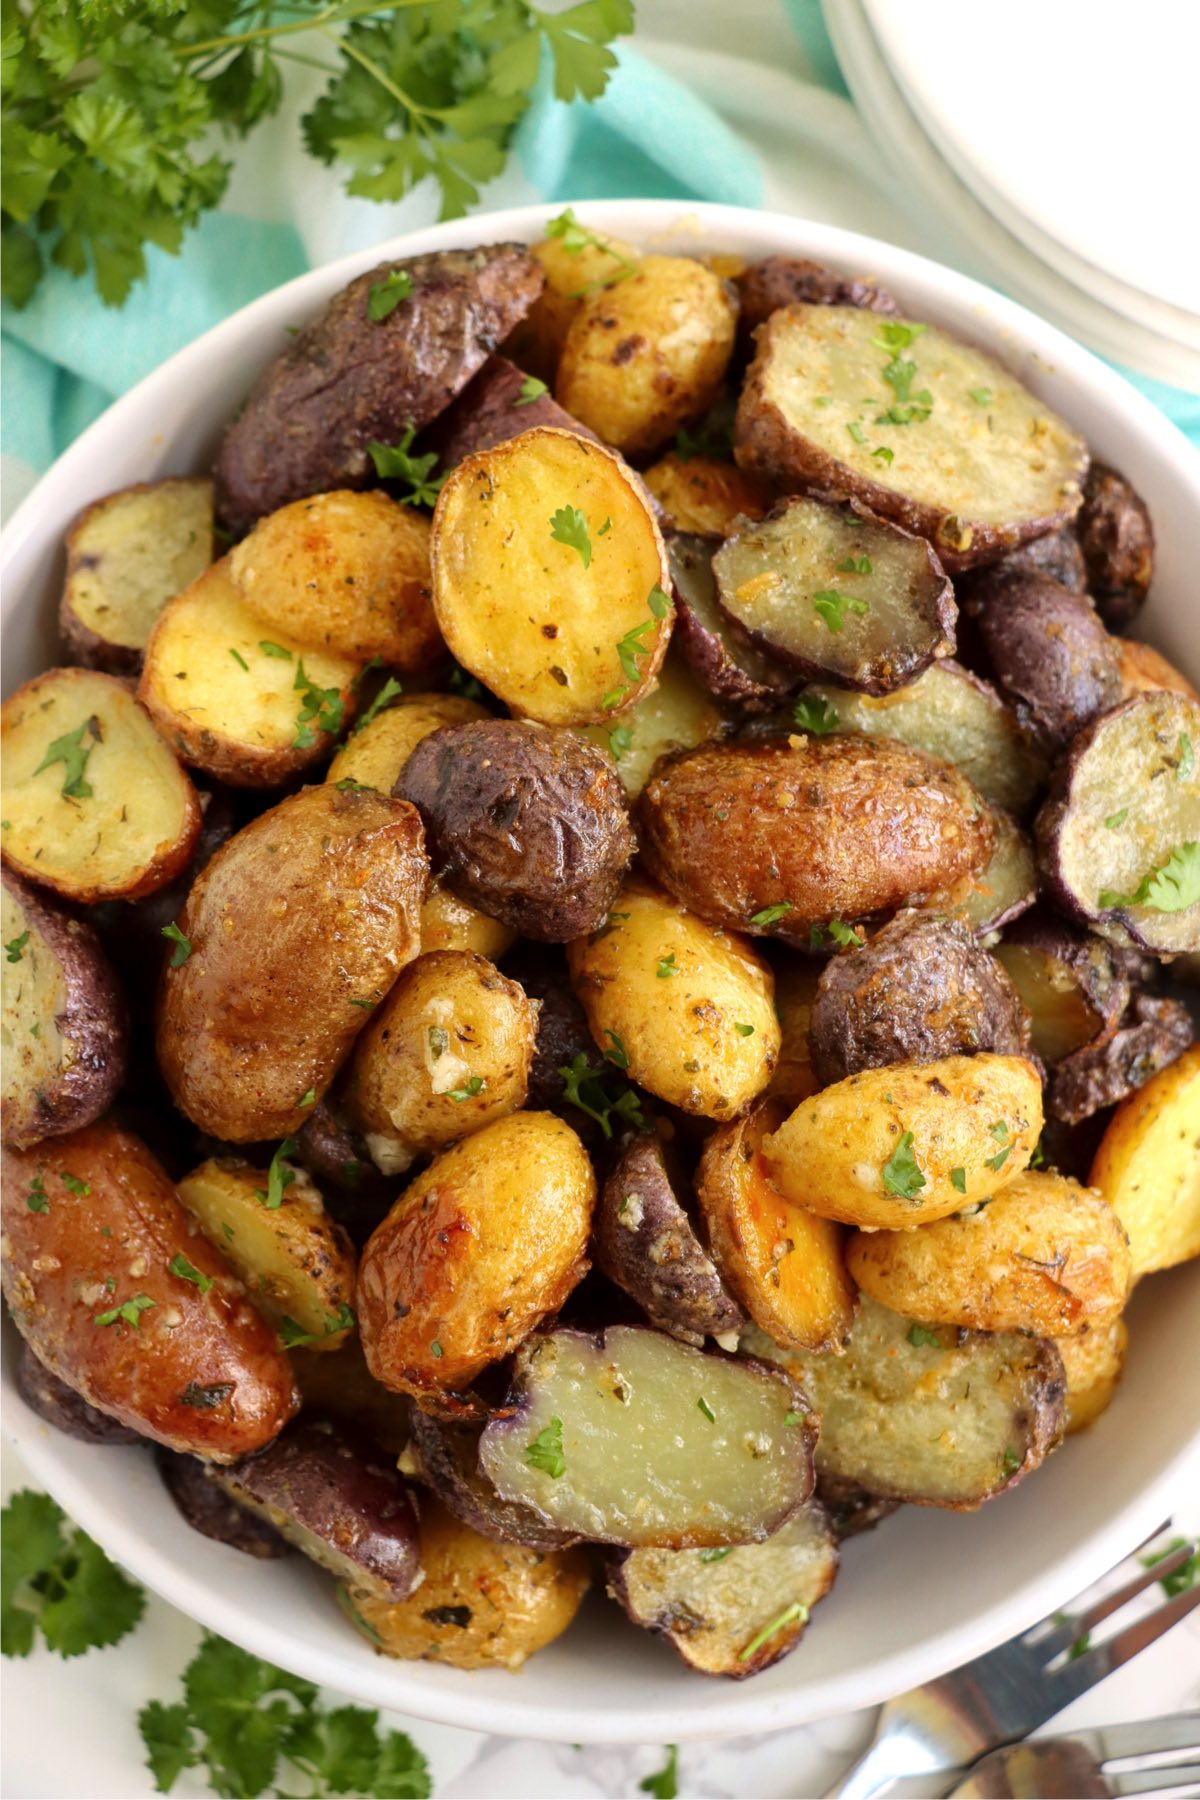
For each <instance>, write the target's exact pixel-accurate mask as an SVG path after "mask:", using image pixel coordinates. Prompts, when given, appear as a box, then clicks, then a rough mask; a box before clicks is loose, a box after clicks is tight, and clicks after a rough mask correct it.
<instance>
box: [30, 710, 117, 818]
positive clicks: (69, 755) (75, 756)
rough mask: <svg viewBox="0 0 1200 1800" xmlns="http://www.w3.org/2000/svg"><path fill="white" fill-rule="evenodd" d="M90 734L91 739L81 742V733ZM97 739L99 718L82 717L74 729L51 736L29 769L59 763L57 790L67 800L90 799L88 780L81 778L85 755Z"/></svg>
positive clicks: (87, 754)
mask: <svg viewBox="0 0 1200 1800" xmlns="http://www.w3.org/2000/svg"><path fill="white" fill-rule="evenodd" d="M85 732H88V733H90V735H91V739H92V741H91V743H90V744H88V745H86V746H85V745H84V742H83V737H84V733H85ZM100 742H101V735H100V721H99V719H97V718H95V717H93V718H90V719H85V720H84V721H83V724H82V725H81V726H80V727H79V730H78V731H68V732H65V733H64V734H63V736H62V737H58V738H55V740H54V742H53V743H52V744H51V745H50V747H49V749H48V750H47V751H46V754H45V756H43V758H42V760H41V762H40V763H39V764H38V766H37V768H36V769H35V770H34V771H33V772H34V774H35V775H40V774H41V772H42V770H43V769H52V768H53V767H54V765H55V763H61V764H62V766H63V784H62V788H61V790H60V791H61V793H62V794H63V797H64V798H65V799H67V800H90V799H91V797H92V789H91V784H90V783H89V782H87V781H85V780H84V778H83V772H84V770H85V769H86V768H87V760H88V757H89V756H90V755H91V754H92V750H93V749H94V747H95V746H96V745H97V744H98V743H100Z"/></svg>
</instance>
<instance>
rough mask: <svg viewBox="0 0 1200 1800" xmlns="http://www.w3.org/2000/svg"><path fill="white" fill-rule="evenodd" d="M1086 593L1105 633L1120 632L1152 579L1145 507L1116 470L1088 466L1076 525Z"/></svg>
mask: <svg viewBox="0 0 1200 1800" xmlns="http://www.w3.org/2000/svg"><path fill="white" fill-rule="evenodd" d="M1075 528H1076V531H1077V532H1078V534H1079V544H1080V548H1081V550H1082V551H1083V560H1084V564H1085V566H1086V568H1087V588H1088V592H1089V593H1090V594H1091V595H1092V597H1093V599H1094V600H1095V602H1096V608H1097V610H1098V612H1099V614H1100V617H1101V618H1102V619H1103V620H1104V623H1105V624H1106V625H1107V626H1108V628H1109V630H1110V631H1124V630H1125V629H1126V628H1127V627H1128V626H1129V625H1131V624H1132V623H1133V620H1134V619H1135V618H1136V616H1137V614H1138V613H1139V612H1140V611H1141V609H1142V606H1143V604H1144V603H1145V599H1146V595H1147V593H1148V592H1149V590H1150V582H1151V580H1152V578H1153V575H1154V527H1153V525H1152V524H1151V523H1150V513H1149V510H1148V508H1147V506H1146V502H1145V501H1144V500H1143V499H1142V497H1141V495H1140V494H1138V493H1137V492H1136V491H1135V490H1134V489H1133V488H1132V487H1131V486H1130V484H1129V482H1127V481H1126V479H1125V477H1124V476H1123V475H1118V474H1117V471H1116V470H1115V469H1110V468H1107V467H1106V466H1105V465H1104V464H1103V463H1093V464H1092V466H1091V468H1090V469H1089V470H1088V478H1087V482H1086V484H1085V486H1084V490H1083V505H1082V506H1081V508H1080V509H1079V517H1078V519H1077V520H1076V522H1075Z"/></svg>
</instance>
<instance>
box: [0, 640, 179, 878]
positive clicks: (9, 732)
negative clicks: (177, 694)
mask: <svg viewBox="0 0 1200 1800" xmlns="http://www.w3.org/2000/svg"><path fill="white" fill-rule="evenodd" d="M0 739H2V744H3V762H4V774H3V798H2V801H0V805H2V807H3V813H4V834H3V835H4V841H3V853H4V860H5V862H6V863H7V864H8V865H9V867H10V868H14V869H16V870H18V871H19V872H20V873H21V874H22V875H25V876H27V877H28V878H29V880H30V881H34V882H36V883H37V884H38V886H39V887H48V888H53V889H54V891H55V892H56V893H59V894H62V895H63V896H64V897H65V898H66V899H68V900H74V901H76V902H78V903H80V904H83V905H88V904H90V903H91V902H93V901H96V900H108V899H122V900H138V899H140V898H141V897H142V895H143V894H152V893H153V892H154V890H155V889H156V888H160V887H165V886H166V885H167V883H168V882H169V881H171V880H173V879H174V877H175V876H176V875H178V874H179V872H180V871H181V870H182V869H184V868H186V867H187V864H188V862H189V860H190V858H191V855H192V850H193V848H194V846H195V843H196V838H197V836H198V835H199V831H200V803H199V800H198V799H197V797H196V790H195V788H194V787H193V786H192V784H191V782H190V781H189V780H188V778H187V776H186V775H185V774H184V772H183V770H182V769H181V768H180V767H179V764H178V763H177V762H176V760H175V758H174V756H173V755H172V754H171V751H170V750H169V749H168V747H167V745H166V744H164V743H163V741H162V739H161V737H160V736H159V735H158V732H157V731H156V730H155V729H154V726H153V725H152V724H151V722H150V719H149V718H148V717H147V715H146V711H145V709H144V708H143V707H141V706H139V705H138V703H137V701H136V700H135V699H134V697H133V695H132V694H131V693H130V691H129V687H128V685H127V683H125V682H124V681H118V680H117V679H116V678H115V677H114V676H112V675H96V674H93V673H92V672H91V671H90V670H87V669H48V670H47V671H46V673H45V674H44V675H36V676H35V677H34V679H33V680H32V681H27V682H26V683H25V685H24V687H20V688H18V689H17V691H16V693H15V694H11V695H10V696H9V698H8V699H7V700H6V701H5V702H4V708H3V712H0Z"/></svg>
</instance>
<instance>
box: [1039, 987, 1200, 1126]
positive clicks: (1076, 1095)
mask: <svg viewBox="0 0 1200 1800" xmlns="http://www.w3.org/2000/svg"><path fill="white" fill-rule="evenodd" d="M1195 1038H1196V1027H1195V1024H1194V1023H1193V1020H1192V1015H1191V1013H1190V1012H1189V1011H1188V1009H1187V1007H1186V1006H1185V1005H1184V1004H1183V1002H1182V1000H1166V999H1162V1000H1159V999H1154V998H1153V997H1152V996H1151V995H1149V994H1139V995H1138V996H1137V997H1136V999H1135V1000H1134V1002H1133V1006H1132V1009H1131V1012H1130V1014H1129V1016H1128V1017H1127V1018H1126V1019H1125V1021H1124V1022H1123V1023H1122V1025H1121V1026H1120V1028H1119V1029H1118V1030H1117V1031H1115V1032H1114V1033H1113V1035H1112V1037H1111V1038H1110V1039H1109V1040H1108V1042H1107V1043H1106V1044H1085V1045H1084V1047H1083V1048H1082V1049H1081V1050H1076V1051H1074V1052H1073V1053H1072V1054H1071V1055H1070V1056H1065V1057H1064V1058H1063V1060H1062V1062H1060V1063H1059V1065H1058V1067H1057V1068H1056V1069H1054V1070H1052V1071H1051V1075H1050V1082H1049V1088H1048V1096H1047V1097H1048V1102H1049V1111H1050V1113H1051V1114H1052V1116H1053V1117H1054V1118H1057V1119H1062V1120H1064V1121H1065V1122H1066V1123H1067V1124H1068V1125H1078V1123H1079V1122H1080V1120H1081V1119H1089V1118H1091V1117H1093V1116H1094V1115H1095V1114H1096V1113H1098V1112H1100V1111H1101V1110H1102V1109H1103V1108H1104V1107H1106V1106H1115V1105H1116V1104H1117V1102H1118V1101H1120V1100H1124V1099H1126V1098H1127V1097H1128V1096H1129V1095H1130V1094H1135V1093H1136V1092H1137V1090H1138V1089H1139V1088H1140V1087H1145V1085H1146V1083H1147V1082H1148V1081H1149V1080H1150V1079H1151V1077H1152V1076H1154V1075H1157V1074H1158V1072H1159V1070H1160V1069H1165V1068H1166V1067H1167V1066H1168V1065H1169V1064H1170V1063H1173V1062H1174V1061H1175V1059H1176V1058H1177V1057H1179V1056H1182V1055H1183V1053H1184V1051H1185V1050H1186V1049H1187V1048H1188V1046H1189V1044H1191V1043H1193V1042H1194V1041H1195Z"/></svg>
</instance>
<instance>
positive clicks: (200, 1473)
mask: <svg viewBox="0 0 1200 1800" xmlns="http://www.w3.org/2000/svg"><path fill="white" fill-rule="evenodd" d="M154 1461H155V1464H156V1466H157V1468H158V1472H159V1474H160V1475H161V1476H162V1484H163V1486H164V1487H165V1488H166V1490H167V1492H168V1494H170V1496H171V1499H172V1500H173V1501H174V1503H175V1506H176V1509H177V1510H178V1512H179V1514H180V1517H181V1518H182V1519H183V1520H184V1522H185V1523H186V1524H188V1525H190V1526H191V1528H192V1530H193V1531H198V1532H199V1533H200V1535H201V1537H206V1538H211V1539H212V1540H213V1542H214V1543H215V1544H225V1545H227V1546H228V1548H229V1549H230V1550H238V1551H240V1552H241V1554H242V1555H243V1556H255V1557H257V1558H258V1559H259V1561H260V1562H276V1561H278V1560H279V1558H280V1557H284V1556H290V1555H291V1546H290V1545H289V1544H288V1543H287V1542H286V1541H285V1539H283V1538H281V1537H280V1535H279V1533H278V1532H277V1531H276V1529H275V1527H274V1526H273V1525H269V1524H268V1523H267V1521H266V1520H265V1519H260V1518H259V1517H258V1516H257V1514H255V1513H252V1512H251V1511H250V1510H249V1509H248V1508H247V1507H245V1506H241V1505H239V1503H238V1502H237V1501H236V1500H235V1499H234V1498H233V1497H232V1495H230V1494H227V1493H226V1492H225V1490H224V1488H221V1487H218V1486H217V1483H216V1481H215V1480H214V1472H215V1465H214V1464H212V1463H207V1462H202V1461H201V1460H200V1458H199V1457H198V1456H179V1455H178V1454H177V1453H176V1452H175V1451H174V1450H164V1449H163V1448H162V1446H161V1445H160V1446H159V1448H158V1450H157V1452H156V1454H155V1458H154Z"/></svg>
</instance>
